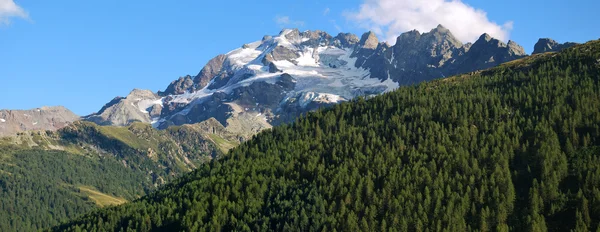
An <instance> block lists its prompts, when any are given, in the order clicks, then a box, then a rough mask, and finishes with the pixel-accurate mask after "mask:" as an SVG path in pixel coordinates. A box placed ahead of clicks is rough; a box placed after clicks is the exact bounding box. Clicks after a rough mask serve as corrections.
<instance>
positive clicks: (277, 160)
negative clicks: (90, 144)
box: [54, 41, 600, 231]
mask: <svg viewBox="0 0 600 232" xmlns="http://www.w3.org/2000/svg"><path fill="white" fill-rule="evenodd" d="M599 70H600V42H599V41H594V42H590V43H587V44H584V45H581V46H576V47H574V48H572V49H568V50H566V51H564V52H562V53H559V54H544V55H541V56H535V57H531V58H527V59H524V60H520V61H516V62H512V63H510V64H506V65H502V66H501V67H497V68H494V69H491V70H488V71H484V72H481V73H472V74H469V75H463V76H458V77H453V78H449V79H445V80H438V81H434V82H430V83H425V84H420V85H418V86H413V87H403V88H400V89H398V90H397V91H395V92H392V93H388V94H385V95H383V96H378V97H374V98H372V99H369V100H365V99H357V100H355V101H352V102H350V103H345V104H341V105H337V106H335V107H333V108H331V109H328V110H321V111H317V112H315V113H310V114H308V115H307V116H306V117H303V118H300V119H298V120H297V121H296V122H294V123H293V124H291V125H284V126H280V127H276V128H273V129H272V130H268V131H265V132H263V133H261V134H259V135H258V136H256V137H255V138H254V139H253V140H251V141H249V142H246V143H244V144H242V145H241V146H240V147H238V148H236V149H234V150H232V151H231V152H230V154H229V155H228V156H225V157H224V158H223V159H221V160H215V161H212V162H211V163H210V165H204V166H201V167H199V168H198V169H197V170H196V171H194V172H192V173H190V174H188V175H185V176H184V177H183V178H181V179H179V180H177V181H176V182H174V183H171V184H169V185H166V186H164V187H163V188H162V189H161V190H160V191H158V192H155V193H153V194H151V195H148V196H146V197H143V198H142V199H139V200H137V201H135V202H132V203H129V204H126V205H122V206H120V207H114V208H108V209H103V210H99V211H97V212H95V213H92V214H88V215H85V216H83V217H81V218H79V219H77V220H75V221H72V222H70V223H67V224H64V225H62V226H59V227H55V228H54V230H67V231H84V230H87V231H150V230H167V231H219V230H225V231H230V230H237V231H264V230H275V231H332V230H337V231H359V230H362V231H383V230H386V231H387V230H389V231H509V230H510V231H547V230H549V231H569V230H574V231H591V230H597V229H598V228H600V225H599V223H600V149H599V148H598V147H599V146H600V84H599V79H600V72H599Z"/></svg>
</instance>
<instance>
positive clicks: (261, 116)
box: [86, 25, 526, 140]
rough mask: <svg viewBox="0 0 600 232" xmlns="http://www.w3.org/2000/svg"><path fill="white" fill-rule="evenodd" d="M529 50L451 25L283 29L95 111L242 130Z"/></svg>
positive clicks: (104, 117)
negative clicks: (457, 32)
mask: <svg viewBox="0 0 600 232" xmlns="http://www.w3.org/2000/svg"><path fill="white" fill-rule="evenodd" d="M524 56H526V54H525V52H524V49H523V48H522V47H521V46H519V45H518V44H516V43H515V42H513V41H509V42H508V43H503V42H502V41H499V40H497V39H494V38H492V37H491V36H490V35H488V34H483V35H482V36H481V37H480V38H479V39H478V40H477V41H476V42H475V43H473V44H471V43H467V44H463V43H462V42H460V41H459V40H458V39H456V38H455V37H454V36H453V35H452V32H450V30H448V29H446V28H445V27H443V26H442V25H439V26H437V27H436V28H434V29H432V30H431V31H429V32H426V33H421V32H418V31H416V30H413V31H409V32H406V33H403V34H401V35H400V36H398V38H397V39H396V43H395V44H394V45H390V44H387V43H382V42H380V41H379V39H378V38H377V36H375V34H374V33H373V32H368V33H365V34H363V35H362V36H360V38H359V37H358V36H356V35H353V34H348V33H340V34H338V35H337V36H335V37H333V36H331V35H329V34H327V33H325V32H323V31H305V32H300V31H298V30H297V29H294V30H283V31H281V32H280V33H279V34H278V35H274V36H264V37H263V38H262V39H261V40H259V41H256V42H253V43H247V44H244V45H243V46H241V47H240V48H238V49H236V50H233V51H231V52H229V53H226V54H224V55H218V56H216V57H215V58H213V59H211V60H210V61H209V62H208V63H207V64H206V66H204V68H202V70H201V71H200V72H199V73H198V75H196V76H195V77H192V76H185V77H180V78H179V79H177V80H175V81H173V82H172V83H171V84H170V85H169V86H168V87H167V89H166V90H165V91H164V92H159V93H158V94H153V93H151V92H149V91H146V92H143V93H137V92H136V91H134V92H132V94H130V95H129V96H127V97H126V98H117V99H115V100H113V101H112V102H110V103H109V104H107V106H105V107H103V108H102V110H100V112H99V113H98V114H95V115H92V116H90V117H87V118H86V119H87V120H91V121H95V122H98V123H101V124H110V125H126V124H129V123H131V122H132V121H142V122H153V123H154V124H153V125H154V126H156V127H158V128H167V127H169V126H172V125H183V124H193V123H198V122H204V121H206V120H212V121H213V122H214V121H216V122H218V123H219V124H221V125H222V126H223V128H227V131H228V133H231V134H238V135H243V136H240V139H241V140H243V139H245V138H248V137H250V136H251V135H252V134H253V133H256V132H258V131H260V130H262V129H265V128H269V127H271V125H277V124H279V123H284V122H290V121H292V120H294V119H295V118H296V117H298V116H299V115H301V114H303V113H306V112H308V111H311V110H314V109H317V108H320V107H326V106H329V105H332V104H337V103H339V102H343V101H347V100H350V99H353V98H355V97H357V96H365V95H375V94H380V93H384V92H387V91H391V90H393V89H395V88H397V87H398V86H400V85H409V84H414V83H418V82H422V81H428V80H432V79H436V78H443V77H446V76H451V75H455V74H460V73H465V72H471V71H475V70H480V69H486V68H490V67H493V66H496V65H498V64H501V63H503V62H508V61H512V60H515V59H519V58H522V57H524ZM213 124H214V123H213Z"/></svg>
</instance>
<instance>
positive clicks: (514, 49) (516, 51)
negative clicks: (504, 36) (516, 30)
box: [507, 40, 527, 56]
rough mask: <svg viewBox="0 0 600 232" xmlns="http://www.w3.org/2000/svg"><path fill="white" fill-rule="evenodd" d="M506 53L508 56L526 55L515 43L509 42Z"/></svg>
mask: <svg viewBox="0 0 600 232" xmlns="http://www.w3.org/2000/svg"><path fill="white" fill-rule="evenodd" d="M507 47H508V52H509V54H510V55H515V56H525V55H527V53H526V52H525V49H524V48H523V47H522V46H521V45H519V44H517V43H516V42H515V41H512V40H509V41H508V45H507Z"/></svg>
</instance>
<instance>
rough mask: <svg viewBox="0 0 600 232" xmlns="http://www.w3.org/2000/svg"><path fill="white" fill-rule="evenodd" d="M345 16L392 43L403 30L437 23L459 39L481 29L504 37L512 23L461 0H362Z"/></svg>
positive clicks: (471, 38) (424, 29)
mask: <svg viewBox="0 0 600 232" xmlns="http://www.w3.org/2000/svg"><path fill="white" fill-rule="evenodd" d="M345 16H346V18H348V19H349V20H352V21H354V22H357V23H358V25H359V26H360V27H363V28H365V29H368V30H372V31H373V32H375V33H376V34H379V35H380V36H382V37H383V38H384V39H385V40H387V41H388V42H391V43H394V42H396V37H397V36H398V35H400V34H401V33H402V32H406V31H410V30H413V29H417V30H418V31H420V32H428V31H429V30H431V29H432V28H435V27H436V26H437V25H438V24H442V25H443V26H444V27H446V28H448V29H449V30H450V31H451V32H452V34H453V35H454V36H456V38H458V39H459V40H461V41H462V42H472V41H475V40H477V38H479V36H480V35H481V34H483V33H488V34H490V35H492V36H493V37H495V38H497V39H500V40H504V41H505V40H507V39H508V38H509V35H510V31H511V30H512V26H513V23H512V22H511V21H509V22H506V23H504V24H503V25H499V24H497V23H495V22H492V21H490V20H489V19H488V17H487V13H486V12H485V11H483V10H481V9H475V8H473V7H471V6H469V5H467V4H466V3H463V2H462V1H460V0H427V1H425V0H364V2H363V4H361V5H360V9H359V10H358V11H357V12H346V13H345Z"/></svg>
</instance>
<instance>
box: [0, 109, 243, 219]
mask: <svg viewBox="0 0 600 232" xmlns="http://www.w3.org/2000/svg"><path fill="white" fill-rule="evenodd" d="M238 143H239V139H238V138H237V137H235V136H234V135H231V134H230V133H229V132H227V130H225V128H223V127H222V126H221V125H220V124H219V123H218V122H216V121H213V120H207V121H205V122H203V123H199V124H194V125H184V126H174V127H170V128H168V129H166V130H157V129H155V128H152V127H151V126H150V125H149V124H142V123H133V124H131V125H129V126H127V127H116V126H98V125H96V124H94V123H91V122H85V121H77V122H73V123H71V124H69V125H68V126H66V127H64V128H62V129H59V130H58V131H49V130H48V131H47V130H44V131H28V132H21V133H19V134H18V135H16V136H8V137H2V138H0V196H2V197H0V231H36V230H39V229H43V228H44V227H49V226H51V225H56V224H57V223H59V222H61V221H64V220H67V219H72V218H74V217H76V216H78V215H81V214H83V213H86V212H90V211H93V210H95V209H98V208H101V207H105V206H109V205H114V204H122V203H123V202H127V201H132V200H135V199H137V198H139V197H140V196H143V195H146V194H148V193H150V192H152V191H154V190H156V189H157V187H159V186H161V185H163V184H164V183H166V182H169V181H171V180H174V179H175V178H176V177H179V176H181V175H182V174H184V173H188V172H190V171H191V170H193V169H195V168H197V167H199V166H201V165H202V164H203V163H205V162H208V161H210V160H211V159H213V158H216V157H219V156H221V155H222V154H224V153H225V152H227V150H228V149H229V148H231V147H234V146H236V145H237V144H238Z"/></svg>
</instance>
